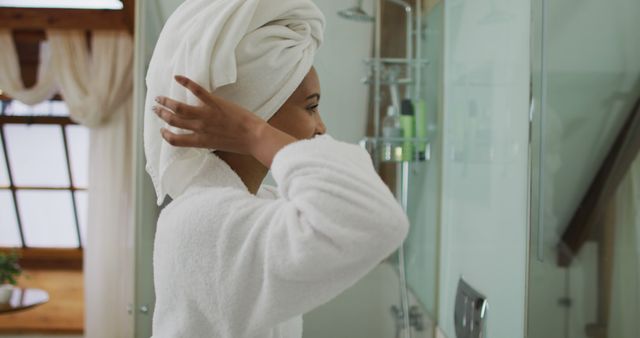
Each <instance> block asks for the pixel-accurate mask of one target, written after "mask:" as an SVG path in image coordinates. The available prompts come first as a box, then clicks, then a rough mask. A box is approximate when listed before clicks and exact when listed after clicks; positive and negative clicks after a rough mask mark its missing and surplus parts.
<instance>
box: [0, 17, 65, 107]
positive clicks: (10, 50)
mask: <svg viewBox="0 0 640 338" xmlns="http://www.w3.org/2000/svg"><path fill="white" fill-rule="evenodd" d="M0 51H2V52H0V89H2V90H3V91H5V92H6V93H11V97H12V98H14V99H16V100H18V101H20V102H23V103H25V104H28V105H34V104H37V103H40V102H42V101H44V100H47V99H49V98H51V97H52V96H53V95H54V94H55V93H56V90H57V88H56V83H55V80H54V77H53V72H52V69H51V62H50V61H51V57H50V56H51V55H50V53H49V48H48V44H46V43H44V44H42V46H41V49H40V60H41V62H40V66H39V67H38V77H37V82H36V85H35V86H33V87H31V88H25V87H24V84H23V83H22V77H21V76H20V66H19V62H18V53H17V51H16V48H15V46H14V44H13V38H12V36H11V32H10V31H7V30H0Z"/></svg>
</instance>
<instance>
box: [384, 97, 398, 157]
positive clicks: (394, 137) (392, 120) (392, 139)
mask: <svg viewBox="0 0 640 338" xmlns="http://www.w3.org/2000/svg"><path fill="white" fill-rule="evenodd" d="M382 136H383V137H384V138H385V141H384V144H383V146H382V159H383V160H385V161H401V160H402V146H401V143H400V142H399V141H398V139H401V138H402V126H401V125H400V117H399V116H398V112H397V111H396V109H395V107H394V106H393V105H391V106H389V108H387V116H385V118H384V119H383V120H382Z"/></svg>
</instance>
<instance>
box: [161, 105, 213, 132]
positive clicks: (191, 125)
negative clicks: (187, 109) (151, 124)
mask: <svg viewBox="0 0 640 338" xmlns="http://www.w3.org/2000/svg"><path fill="white" fill-rule="evenodd" d="M152 109H153V111H154V112H155V113H156V115H158V117H160V118H161V119H162V120H163V121H164V122H167V123H168V124H169V125H170V126H173V127H177V128H181V129H187V130H191V131H194V132H199V131H201V130H202V128H203V123H202V122H201V121H199V120H190V119H185V118H183V117H181V116H179V115H176V114H174V113H172V112H171V111H169V110H168V109H166V108H164V107H161V106H154V107H153V108H152Z"/></svg>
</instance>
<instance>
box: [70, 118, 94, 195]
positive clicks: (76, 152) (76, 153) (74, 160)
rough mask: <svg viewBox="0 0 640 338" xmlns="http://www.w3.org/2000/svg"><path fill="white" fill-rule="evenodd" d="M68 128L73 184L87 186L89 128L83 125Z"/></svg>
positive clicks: (81, 186)
mask: <svg viewBox="0 0 640 338" xmlns="http://www.w3.org/2000/svg"><path fill="white" fill-rule="evenodd" d="M66 128H67V140H68V144H69V157H70V158H69V160H70V161H71V173H72V174H73V184H74V186H76V187H80V188H86V187H87V186H88V185H89V178H88V174H89V129H87V128H85V127H82V126H67V127H66Z"/></svg>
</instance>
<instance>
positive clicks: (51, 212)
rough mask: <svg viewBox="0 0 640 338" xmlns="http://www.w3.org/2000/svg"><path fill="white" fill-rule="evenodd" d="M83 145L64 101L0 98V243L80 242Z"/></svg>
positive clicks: (82, 133)
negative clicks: (35, 102)
mask: <svg viewBox="0 0 640 338" xmlns="http://www.w3.org/2000/svg"><path fill="white" fill-rule="evenodd" d="M88 147H89V131H88V129H87V128H85V127H82V126H79V125H76V124H75V123H73V121H71V119H70V118H69V111H68V109H67V106H66V104H65V103H64V102H63V101H55V100H53V101H47V102H44V103H42V104H39V105H36V106H33V107H29V106H26V105H24V104H22V103H20V102H18V101H10V100H3V101H1V103H0V247H22V248H82V247H83V245H84V243H85V241H86V226H87V202H88V201H87V191H86V190H87V185H88V154H89V148H88Z"/></svg>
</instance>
